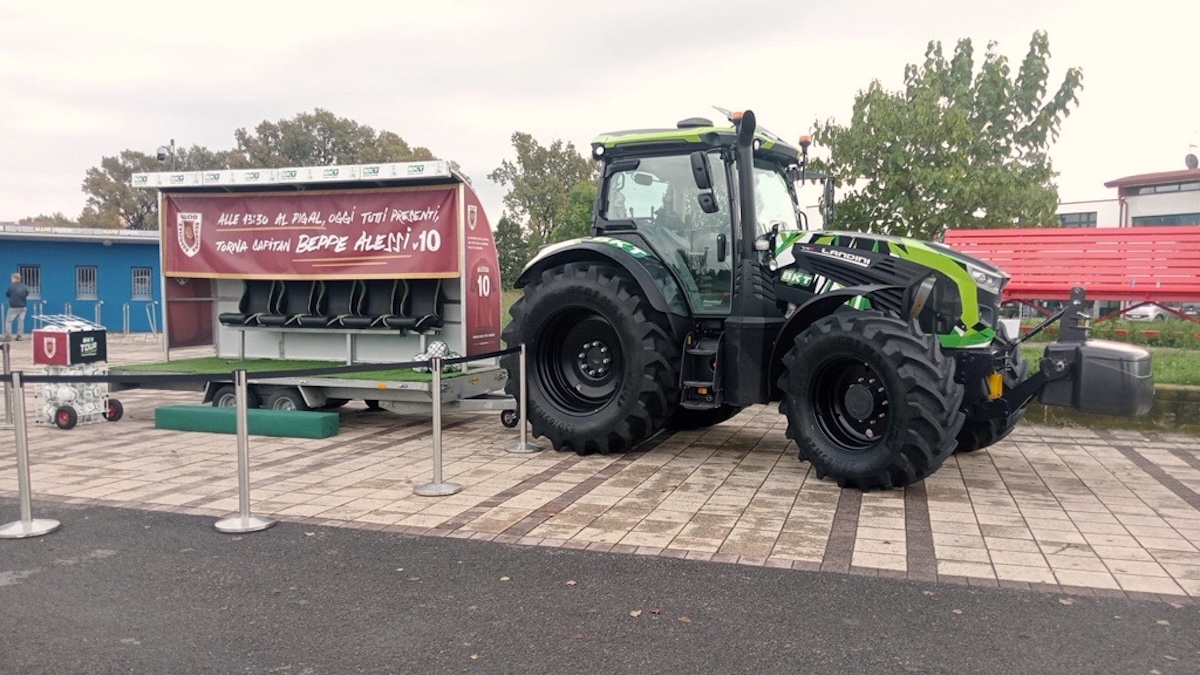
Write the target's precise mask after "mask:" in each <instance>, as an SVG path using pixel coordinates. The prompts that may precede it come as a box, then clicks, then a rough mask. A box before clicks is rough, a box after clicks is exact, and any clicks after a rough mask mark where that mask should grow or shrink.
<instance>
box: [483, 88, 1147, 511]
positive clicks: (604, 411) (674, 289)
mask: <svg viewBox="0 0 1200 675" xmlns="http://www.w3.org/2000/svg"><path fill="white" fill-rule="evenodd" d="M728 117H729V122H730V123H731V126H715V125H714V124H713V123H712V122H711V121H709V120H707V119H702V118H692V119H687V120H684V121H682V122H680V123H679V124H678V126H677V127H676V128H674V129H658V130H637V131H625V132H617V133H609V134H604V135H602V136H600V137H598V138H597V139H596V140H595V141H594V142H593V143H592V155H593V157H594V158H595V159H596V160H598V161H599V162H600V163H601V167H602V172H601V179H600V187H599V193H598V197H597V201H596V204H595V209H594V220H593V226H592V236H590V237H585V238H582V239H576V240H572V241H567V242H562V243H559V244H556V245H552V246H548V247H546V248H544V249H543V250H542V251H540V252H539V253H538V255H537V256H536V257H535V258H534V259H533V260H531V261H530V262H529V264H528V265H527V266H526V267H525V269H524V271H523V272H522V273H521V276H520V278H519V279H518V280H517V282H516V286H517V287H518V288H520V289H522V297H521V298H520V299H519V300H518V301H517V302H516V303H515V304H514V305H513V307H512V310H511V313H512V322H511V323H510V324H509V326H508V327H507V328H506V329H505V330H504V334H503V337H504V339H505V341H506V342H507V343H508V344H509V345H516V344H519V343H526V344H527V345H528V349H529V355H528V371H529V374H528V377H529V381H528V387H527V391H528V411H527V412H528V415H527V417H528V419H529V421H530V424H531V425H532V431H533V433H534V435H535V436H541V437H545V438H547V439H549V440H550V442H551V443H552V444H553V445H554V447H555V448H556V449H558V450H574V451H575V452H577V453H580V454H591V453H612V452H623V451H628V450H632V449H634V448H635V447H637V446H638V444H640V443H642V442H643V441H645V440H647V439H649V438H650V437H651V436H654V435H655V434H656V433H658V432H659V431H661V430H663V429H677V430H679V429H698V428H703V427H707V426H710V425H713V424H717V423H719V422H722V421H724V420H726V419H728V418H730V417H732V416H733V415H734V414H736V413H737V412H738V411H739V410H741V409H742V408H744V407H746V406H749V405H752V404H756V403H767V402H769V401H776V400H777V401H780V406H779V407H780V411H781V412H782V413H783V414H784V415H786V416H787V421H788V427H787V436H788V438H790V439H792V440H793V441H795V442H796V444H797V445H798V446H799V448H800V453H799V454H800V458H801V459H802V460H808V461H809V462H811V463H812V464H813V467H814V468H815V470H816V472H817V475H818V476H820V477H822V478H825V477H828V478H831V479H833V480H835V481H837V483H838V484H839V485H841V486H843V487H857V488H861V489H864V490H866V489H880V488H884V489H886V488H894V487H902V486H905V485H909V484H911V483H914V482H917V481H920V480H922V479H924V478H925V477H926V476H928V475H930V474H931V473H933V472H934V471H936V470H937V469H938V467H940V466H941V465H942V463H943V462H944V461H945V460H946V458H948V457H949V456H950V455H951V454H952V453H954V452H956V451H958V452H971V451H975V450H979V449H980V448H984V447H987V446H989V445H991V444H993V443H995V442H997V441H999V440H1000V439H1002V438H1004V437H1005V436H1006V435H1007V434H1008V433H1009V432H1010V431H1011V430H1012V428H1013V426H1014V425H1016V423H1017V422H1018V421H1019V420H1020V419H1021V418H1022V416H1023V415H1024V413H1025V409H1026V406H1027V405H1028V404H1029V403H1030V401H1032V400H1033V399H1035V398H1040V399H1041V401H1042V402H1043V403H1047V404H1052V405H1065V406H1070V407H1074V408H1077V409H1080V410H1084V411H1089V412H1096V413H1102V414H1115V415H1141V414H1145V413H1146V412H1148V411H1149V407H1150V404H1151V402H1152V399H1153V380H1152V379H1151V374H1150V355H1149V353H1147V352H1146V351H1145V350H1141V349H1136V348H1132V347H1129V346H1127V345H1123V344H1117V343H1111V342H1101V341H1093V340H1089V339H1088V336H1087V331H1088V328H1087V314H1086V312H1085V311H1084V307H1085V304H1084V297H1083V292H1082V290H1081V289H1076V290H1075V292H1074V293H1073V294H1072V299H1071V301H1070V302H1069V303H1066V304H1065V306H1064V307H1063V309H1062V310H1061V311H1060V312H1058V313H1057V314H1055V315H1054V316H1052V317H1050V318H1049V319H1047V321H1046V322H1045V323H1043V324H1042V325H1041V326H1039V327H1037V328H1036V329H1035V330H1041V329H1042V328H1044V327H1045V326H1046V325H1048V324H1049V323H1051V322H1053V321H1056V320H1059V319H1062V320H1063V325H1062V327H1061V331H1060V337H1059V339H1058V341H1057V342H1055V343H1052V344H1050V345H1049V346H1048V347H1047V349H1046V352H1045V355H1044V356H1043V357H1042V359H1041V361H1040V363H1039V370H1038V372H1037V373H1036V374H1034V375H1032V376H1030V375H1029V368H1028V364H1027V363H1026V362H1025V361H1024V360H1023V359H1022V357H1021V354H1020V350H1019V349H1018V348H1017V346H1018V344H1019V342H1020V341H1021V339H1022V338H1021V337H1020V336H1017V335H1010V334H1007V333H1006V332H1005V331H1004V330H1003V328H1002V327H1001V324H1000V322H999V306H1000V299H1001V291H1002V289H1003V287H1004V285H1005V283H1006V282H1007V281H1008V276H1007V275H1006V274H1004V272H1002V271H1000V270H999V269H996V268H995V267H993V266H991V265H989V264H987V263H986V262H983V261H981V260H977V259H974V258H971V257H969V256H966V255H963V254H961V253H957V252H955V251H953V250H951V249H950V248H948V247H946V246H943V245H941V244H936V243H929V242H921V241H916V240H912V239H904V238H900V237H892V236H881V235H872V234H867V233H859V232H813V231H807V230H806V229H805V220H804V216H803V213H802V211H801V210H800V209H799V208H798V206H797V199H796V183H797V182H798V181H802V180H804V179H805V178H807V177H808V176H806V174H805V161H806V157H807V143H806V142H802V143H801V144H800V147H796V146H792V145H789V144H787V143H785V142H783V141H782V140H781V139H779V138H778V137H776V136H775V135H773V134H771V133H769V132H767V131H765V130H763V129H758V128H757V127H756V123H755V117H754V113H753V112H750V111H746V112H745V113H742V114H736V113H734V114H729V116H728ZM502 363H503V365H504V367H505V368H507V369H508V372H509V379H508V383H509V384H508V387H509V390H510V391H509V393H510V394H514V395H515V394H516V390H517V387H518V383H519V376H520V374H519V372H518V359H517V358H516V357H515V356H507V357H505V358H504V359H503V361H502Z"/></svg>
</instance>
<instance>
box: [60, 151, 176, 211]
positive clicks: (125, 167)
mask: <svg viewBox="0 0 1200 675" xmlns="http://www.w3.org/2000/svg"><path fill="white" fill-rule="evenodd" d="M161 170H162V163H161V162H159V161H158V160H157V159H155V158H154V157H151V156H150V155H147V154H146V153H144V152H138V151H136V150H124V151H122V152H121V154H120V155H117V156H115V157H104V158H102V159H101V160H100V166H98V167H92V168H90V169H88V170H87V173H86V174H85V175H84V178H83V191H84V192H85V193H86V194H87V195H88V198H87V205H86V206H84V208H83V213H82V214H80V216H79V224H80V225H81V226H83V227H106V228H116V227H127V228H129V229H131V230H156V229H158V195H157V194H155V192H154V191H153V190H142V189H136V188H134V187H133V186H132V185H131V184H130V181H131V179H132V178H133V174H135V173H139V172H145V171H161Z"/></svg>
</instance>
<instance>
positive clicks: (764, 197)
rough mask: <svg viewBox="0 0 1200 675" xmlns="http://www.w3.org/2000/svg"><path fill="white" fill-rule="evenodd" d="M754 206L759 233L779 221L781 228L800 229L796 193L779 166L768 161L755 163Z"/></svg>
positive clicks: (767, 229)
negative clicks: (790, 187) (789, 185)
mask: <svg viewBox="0 0 1200 675" xmlns="http://www.w3.org/2000/svg"><path fill="white" fill-rule="evenodd" d="M754 206H755V208H756V209H757V212H758V213H757V221H758V222H757V223H756V224H757V225H758V233H759V234H765V233H766V232H768V231H770V229H771V225H772V224H775V223H779V229H781V230H798V229H800V225H799V221H798V219H797V217H796V197H795V193H794V192H793V191H792V190H791V189H789V187H788V179H787V178H786V177H785V176H784V175H783V173H782V172H781V171H780V169H779V167H777V166H775V165H774V164H770V163H768V162H763V161H757V162H755V163H754Z"/></svg>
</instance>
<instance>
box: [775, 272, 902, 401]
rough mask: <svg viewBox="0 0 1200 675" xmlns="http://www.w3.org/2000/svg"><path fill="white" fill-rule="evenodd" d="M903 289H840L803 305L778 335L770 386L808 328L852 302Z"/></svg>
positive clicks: (878, 286)
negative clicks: (789, 351) (788, 352)
mask: <svg viewBox="0 0 1200 675" xmlns="http://www.w3.org/2000/svg"><path fill="white" fill-rule="evenodd" d="M902 288H903V287H902V286H897V285H893V284H868V285H865V286H851V287H849V288H839V289H837V290H835V291H830V292H829V293H823V294H821V295H818V296H816V297H814V298H812V299H811V300H809V301H808V302H806V303H804V304H803V305H800V308H799V309H797V310H796V312H795V313H794V314H792V315H791V316H790V317H788V320H787V322H786V323H785V324H784V325H783V328H782V329H781V330H780V331H779V337H778V338H777V339H776V340H775V346H774V347H773V348H772V349H771V364H770V365H771V370H770V380H769V381H770V382H771V383H772V385H771V386H772V387H774V383H775V382H776V380H778V379H779V376H780V374H782V372H783V355H784V354H786V353H787V351H788V350H789V349H791V348H792V345H793V344H794V343H795V342H796V336H797V335H799V334H800V333H801V331H803V330H804V329H805V328H808V327H809V326H811V325H813V324H814V323H815V322H816V321H817V319H820V318H821V317H824V316H828V315H830V314H833V313H834V312H836V311H837V310H838V308H839V307H842V306H844V305H845V304H846V301H847V300H849V299H851V298H857V297H866V298H867V299H870V298H871V296H872V295H874V294H876V293H879V292H880V291H885V290H888V291H894V290H896V289H902Z"/></svg>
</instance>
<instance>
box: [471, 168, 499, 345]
mask: <svg viewBox="0 0 1200 675" xmlns="http://www.w3.org/2000/svg"><path fill="white" fill-rule="evenodd" d="M466 207H467V213H466V220H467V223H466V225H467V226H466V227H465V228H464V229H463V233H464V237H465V239H466V251H467V269H466V277H467V278H466V282H467V283H466V291H467V295H466V320H467V321H466V323H467V326H466V328H467V355H468V356H470V355H474V354H484V353H487V352H493V351H498V350H499V349H500V288H501V286H500V262H499V260H498V259H497V255H496V244H495V242H494V240H493V239H492V227H491V224H490V223H488V219H487V216H486V215H485V214H484V212H483V205H482V204H480V203H479V198H478V197H476V196H475V193H474V192H473V191H471V190H467V196H466Z"/></svg>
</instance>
